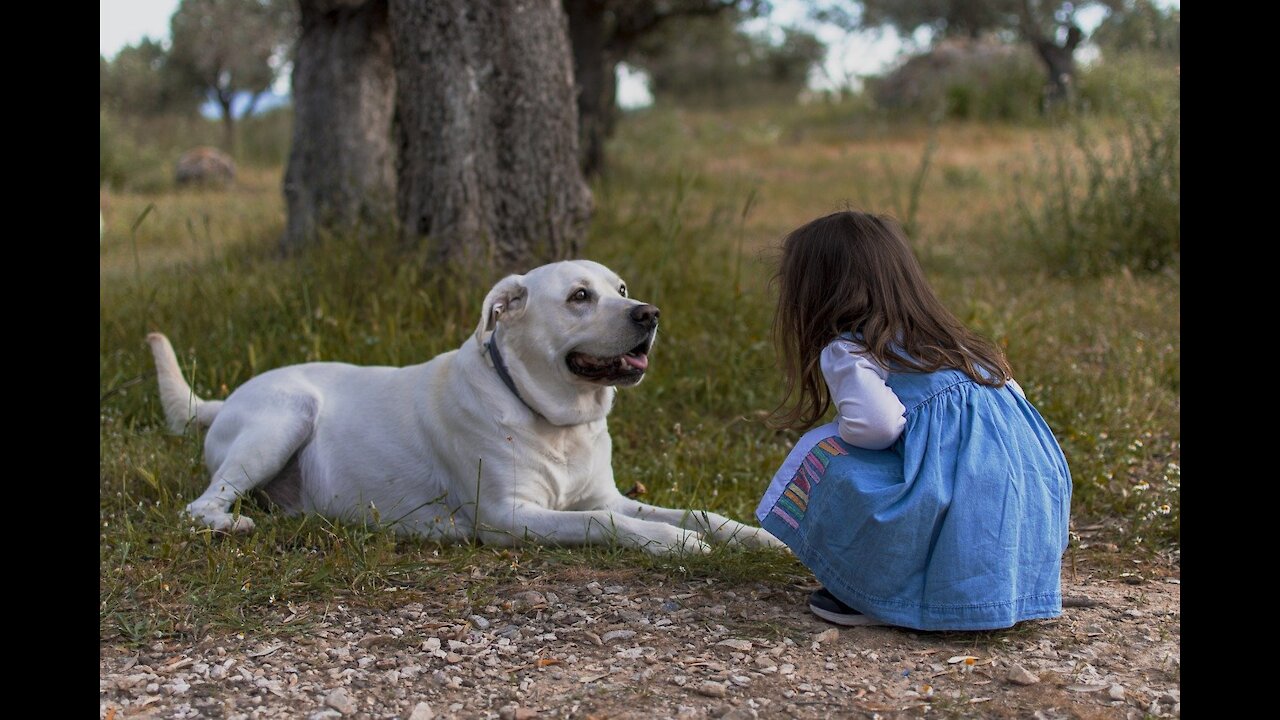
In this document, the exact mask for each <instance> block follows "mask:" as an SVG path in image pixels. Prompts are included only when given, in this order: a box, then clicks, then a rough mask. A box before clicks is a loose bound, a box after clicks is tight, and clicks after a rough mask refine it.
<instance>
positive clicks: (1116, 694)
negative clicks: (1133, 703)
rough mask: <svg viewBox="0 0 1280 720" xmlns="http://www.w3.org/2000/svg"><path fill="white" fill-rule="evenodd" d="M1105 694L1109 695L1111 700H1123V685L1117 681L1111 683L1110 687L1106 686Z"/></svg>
mask: <svg viewBox="0 0 1280 720" xmlns="http://www.w3.org/2000/svg"><path fill="white" fill-rule="evenodd" d="M1107 694H1108V695H1110V696H1111V699H1112V700H1123V699H1124V686H1123V685H1121V684H1119V683H1113V684H1112V685H1111V687H1109V688H1107Z"/></svg>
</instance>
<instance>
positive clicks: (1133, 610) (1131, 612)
mask: <svg viewBox="0 0 1280 720" xmlns="http://www.w3.org/2000/svg"><path fill="white" fill-rule="evenodd" d="M1124 614H1125V615H1128V616H1129V617H1131V618H1140V617H1142V616H1143V615H1145V614H1146V613H1144V612H1142V611H1141V610H1139V609H1138V608H1131V609H1129V610H1125V611H1124Z"/></svg>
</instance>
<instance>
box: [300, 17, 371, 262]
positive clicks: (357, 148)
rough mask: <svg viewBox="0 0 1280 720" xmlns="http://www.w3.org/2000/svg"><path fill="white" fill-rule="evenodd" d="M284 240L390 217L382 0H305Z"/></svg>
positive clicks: (363, 232)
mask: <svg viewBox="0 0 1280 720" xmlns="http://www.w3.org/2000/svg"><path fill="white" fill-rule="evenodd" d="M300 10H301V15H300V17H301V24H302V33H301V36H300V37H299V39H298V45H297V50H296V54H295V58H294V65H293V113H294V118H293V144H292V146H291V147H290V149H289V165H288V169H287V170H286V172H285V177H284V196H285V202H286V203H287V206H288V222H287V225H286V228H285V234H284V237H283V238H282V239H281V245H282V247H283V248H284V249H286V250H292V249H296V248H298V247H301V246H303V245H306V244H308V243H310V242H312V241H314V240H315V239H316V238H317V237H318V234H319V233H320V232H321V231H325V232H335V233H356V234H357V235H358V236H361V237H368V236H371V235H376V234H379V233H385V232H388V231H389V229H390V228H392V227H393V226H394V223H395V173H394V165H393V153H394V147H393V144H392V143H393V139H392V118H393V115H394V107H395V73H394V65H393V63H392V51H391V36H390V32H389V30H388V25H387V1H386V0H302V2H301V4H300Z"/></svg>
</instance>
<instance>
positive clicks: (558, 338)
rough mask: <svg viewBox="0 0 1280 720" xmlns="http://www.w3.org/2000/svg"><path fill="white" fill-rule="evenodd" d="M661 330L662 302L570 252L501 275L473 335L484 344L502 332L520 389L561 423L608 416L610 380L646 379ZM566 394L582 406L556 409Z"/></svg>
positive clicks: (622, 383) (504, 348) (503, 345)
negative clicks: (647, 299) (635, 293)
mask: <svg viewBox="0 0 1280 720" xmlns="http://www.w3.org/2000/svg"><path fill="white" fill-rule="evenodd" d="M657 333H658V308H656V307H654V306H653V305H649V304H647V303H644V302H641V301H639V300H635V299H632V298H631V297H630V296H629V294H628V292H627V285H626V283H625V282H623V280H622V279H621V278H619V277H618V275H617V274H616V273H614V272H613V271H612V270H610V269H609V268H607V267H605V266H603V265H601V264H599V263H596V262H592V261H590V260H571V261H566V262H558V263H551V264H550V265H543V266H541V267H538V268H534V269H533V270H530V271H529V272H528V273H526V274H524V275H509V276H507V277H505V278H503V279H502V280H501V281H499V282H498V284H497V285H495V286H494V287H493V289H492V290H490V291H489V294H488V295H487V296H486V297H485V300H484V306H483V310H482V312H481V316H480V323H479V325H478V326H477V328H476V333H475V337H476V343H477V346H478V347H479V348H480V349H481V350H483V349H484V346H485V342H487V341H490V340H491V339H492V338H493V337H494V336H495V335H496V336H497V338H498V347H499V350H500V351H501V353H502V356H503V358H504V360H505V361H506V363H507V365H508V368H509V369H510V371H511V375H512V377H513V379H514V380H515V383H516V387H517V388H518V389H519V391H520V395H521V397H523V398H524V399H525V400H526V402H528V403H529V404H530V406H531V407H533V408H534V409H535V410H537V411H538V412H540V413H542V414H543V415H544V416H545V417H547V419H549V420H551V421H552V422H554V423H555V424H557V425H562V424H576V422H584V421H586V420H590V419H594V418H595V417H603V415H604V413H607V412H608V406H609V405H611V404H612V398H613V393H612V388H613V387H615V386H625V385H635V384H637V383H639V382H640V381H641V380H643V379H644V375H645V372H646V371H647V370H648V368H649V351H650V350H651V349H652V348H653V343H654V340H655V339H656V337H657ZM566 402H569V403H570V404H573V405H575V406H577V405H581V406H582V407H577V408H576V409H570V410H569V411H567V412H559V410H561V408H558V407H555V405H556V404H557V403H559V404H564V403H566ZM600 405H603V412H599V409H600V408H599V407H598V406H600ZM587 406H592V408H593V409H588V407H587ZM553 416H557V417H562V418H564V419H573V420H574V422H557V420H556V419H555V418H554V417H553ZM583 417H586V420H583V419H581V418H583Z"/></svg>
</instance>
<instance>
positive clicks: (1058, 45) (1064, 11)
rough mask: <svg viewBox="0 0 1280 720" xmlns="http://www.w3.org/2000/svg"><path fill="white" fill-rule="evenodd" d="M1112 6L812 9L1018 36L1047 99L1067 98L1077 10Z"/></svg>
mask: <svg viewBox="0 0 1280 720" xmlns="http://www.w3.org/2000/svg"><path fill="white" fill-rule="evenodd" d="M1096 4H1101V5H1105V6H1107V7H1108V8H1112V9H1116V8H1120V7H1121V6H1122V0H1082V1H1081V2H1069V1H1064V0H861V3H860V6H861V7H860V12H854V11H853V9H851V8H850V7H849V6H848V4H828V5H823V6H820V7H819V8H818V9H817V11H816V12H817V14H818V15H819V17H821V18H823V19H828V20H831V21H833V22H839V23H841V24H845V25H846V26H847V25H849V24H853V25H856V26H858V27H864V28H869V27H884V26H888V27H892V28H894V29H895V30H897V31H898V32H899V34H902V35H904V36H909V35H911V34H913V33H914V32H915V31H916V30H918V29H919V28H921V27H926V28H929V29H930V30H932V31H933V38H934V40H938V39H941V38H944V37H956V36H967V37H970V38H977V37H980V36H982V35H983V34H985V33H996V34H1001V35H1004V36H1015V35H1016V36H1017V37H1021V38H1022V39H1023V40H1024V41H1026V42H1027V43H1029V44H1030V45H1031V47H1032V48H1033V49H1034V50H1035V51H1036V56H1037V57H1038V58H1039V60H1040V63H1041V65H1042V66H1043V67H1044V70H1045V72H1046V75H1047V80H1048V81H1047V84H1046V92H1047V100H1048V101H1049V102H1050V103H1053V102H1057V101H1059V100H1062V99H1064V98H1066V97H1067V95H1068V94H1069V91H1070V87H1071V85H1072V83H1073V80H1074V77H1075V72H1076V66H1075V51H1076V48H1078V47H1079V46H1080V44H1081V42H1083V41H1084V39H1085V35H1084V31H1082V30H1081V29H1080V26H1079V25H1077V24H1076V21H1075V18H1076V14H1077V13H1078V12H1079V11H1080V9H1081V8H1083V7H1086V6H1088V5H1096Z"/></svg>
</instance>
